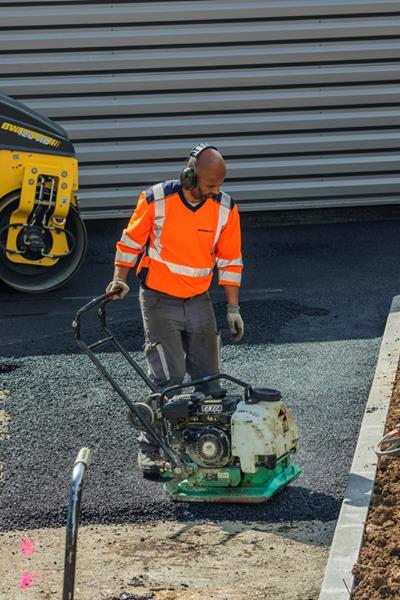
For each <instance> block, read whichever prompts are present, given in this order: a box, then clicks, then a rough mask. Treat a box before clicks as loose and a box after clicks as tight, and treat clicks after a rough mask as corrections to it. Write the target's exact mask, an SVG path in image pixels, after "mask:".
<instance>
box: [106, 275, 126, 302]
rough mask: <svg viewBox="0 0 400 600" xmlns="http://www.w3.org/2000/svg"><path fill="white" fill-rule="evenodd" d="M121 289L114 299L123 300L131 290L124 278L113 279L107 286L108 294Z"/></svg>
mask: <svg viewBox="0 0 400 600" xmlns="http://www.w3.org/2000/svg"><path fill="white" fill-rule="evenodd" d="M117 290H119V294H115V296H113V298H112V299H113V300H122V298H124V297H125V296H126V295H127V293H128V292H129V285H128V284H127V283H126V281H123V279H113V280H112V281H110V283H109V284H108V286H107V288H106V294H108V293H109V292H115V291H117Z"/></svg>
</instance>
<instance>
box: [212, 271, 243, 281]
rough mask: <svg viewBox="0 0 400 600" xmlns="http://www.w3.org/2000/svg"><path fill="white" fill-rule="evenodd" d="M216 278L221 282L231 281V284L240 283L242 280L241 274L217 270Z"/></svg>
mask: <svg viewBox="0 0 400 600" xmlns="http://www.w3.org/2000/svg"><path fill="white" fill-rule="evenodd" d="M218 278H219V279H220V280H222V281H232V282H233V283H240V282H241V280H242V274H241V273H233V272H232V271H223V270H222V269H218Z"/></svg>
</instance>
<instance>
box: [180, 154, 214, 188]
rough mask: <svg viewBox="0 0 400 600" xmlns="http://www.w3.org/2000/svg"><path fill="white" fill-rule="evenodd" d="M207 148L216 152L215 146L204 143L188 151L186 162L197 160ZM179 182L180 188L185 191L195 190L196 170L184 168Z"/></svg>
mask: <svg viewBox="0 0 400 600" xmlns="http://www.w3.org/2000/svg"><path fill="white" fill-rule="evenodd" d="M207 148H214V150H218V148H216V147H215V146H211V145H210V144H206V143H204V142H201V143H200V144H197V146H195V147H194V148H193V149H192V150H191V151H190V154H189V156H188V160H190V159H191V158H194V159H195V160H197V158H198V156H199V155H200V154H201V153H202V152H203V151H204V150H207ZM179 180H180V182H181V186H182V187H183V188H184V189H185V190H193V188H195V187H196V186H197V175H196V169H195V168H194V167H185V168H184V169H182V171H181V174H180V177H179Z"/></svg>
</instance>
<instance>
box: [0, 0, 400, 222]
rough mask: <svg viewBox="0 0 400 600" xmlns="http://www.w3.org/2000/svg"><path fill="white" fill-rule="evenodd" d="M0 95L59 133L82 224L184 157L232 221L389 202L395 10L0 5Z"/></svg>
mask: <svg viewBox="0 0 400 600" xmlns="http://www.w3.org/2000/svg"><path fill="white" fill-rule="evenodd" d="M0 12H1V17H2V18H1V24H0V28H1V29H0V65H1V66H0V92H3V93H6V94H8V95H10V96H13V97H15V98H18V99H20V100H22V101H23V102H24V103H26V104H27V105H29V106H30V107H32V108H33V109H35V110H38V111H40V112H41V113H43V114H45V115H47V116H49V117H51V118H52V119H54V120H56V121H57V122H58V123H60V124H61V125H62V126H63V127H64V128H65V129H66V130H67V132H68V133H69V135H70V137H71V140H72V141H73V143H74V144H75V147H76V149H77V153H78V158H79V161H80V200H81V206H82V210H83V213H84V215H85V216H86V217H87V218H90V217H107V216H120V215H128V214H130V213H131V210H132V207H133V206H134V204H135V202H136V198H137V194H138V193H139V191H140V190H141V189H143V188H144V187H148V186H149V185H150V184H153V183H154V182H156V181H158V180H161V179H169V178H172V177H175V176H177V174H178V173H179V171H180V169H181V167H182V164H183V161H184V158H185V156H186V155H187V153H188V151H189V150H190V148H191V147H192V146H194V145H195V144H196V143H197V142H199V141H202V140H206V141H207V142H209V143H211V144H213V145H216V146H217V147H218V148H220V150H221V152H222V153H223V154H224V155H225V157H226V159H227V161H228V166H229V177H228V179H227V181H226V184H225V189H226V191H227V192H229V193H231V194H232V196H233V197H234V198H235V199H237V200H238V203H239V207H240V209H241V210H242V211H244V210H272V209H277V208H283V209H286V208H296V207H298V208H312V207H321V206H345V205H348V206H356V205H363V204H364V205H366V204H378V203H382V204H387V203H397V202H399V193H398V190H399V189H400V186H399V184H400V173H399V168H398V165H399V160H398V159H399V155H400V101H399V98H400V81H399V73H400V0H389V1H377V0H355V1H351V0H341V1H336V2H331V1H327V0H313V1H312V0H310V1H306V0H305V1H304V2H299V1H298V0H281V1H264V2H244V1H235V0H234V1H229V2H228V1H215V2H213V1H199V0H197V1H196V2H179V1H176V2H168V1H161V2H124V1H121V2H117V3H114V4H112V3H107V2H90V3H89V2H86V3H84V2H76V1H74V0H62V1H57V0H51V1H50V0H49V1H46V0H44V1H42V2H37V1H36V0H24V1H23V2H22V1H21V2H10V1H3V0H0Z"/></svg>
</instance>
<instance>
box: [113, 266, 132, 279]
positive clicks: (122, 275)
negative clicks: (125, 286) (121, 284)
mask: <svg viewBox="0 0 400 600" xmlns="http://www.w3.org/2000/svg"><path fill="white" fill-rule="evenodd" d="M129 271H130V268H129V267H124V266H123V265H115V268H114V276H113V279H118V280H119V281H126V280H127V279H128V273H129Z"/></svg>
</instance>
